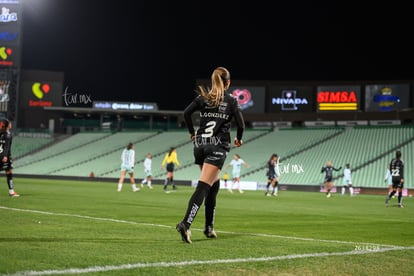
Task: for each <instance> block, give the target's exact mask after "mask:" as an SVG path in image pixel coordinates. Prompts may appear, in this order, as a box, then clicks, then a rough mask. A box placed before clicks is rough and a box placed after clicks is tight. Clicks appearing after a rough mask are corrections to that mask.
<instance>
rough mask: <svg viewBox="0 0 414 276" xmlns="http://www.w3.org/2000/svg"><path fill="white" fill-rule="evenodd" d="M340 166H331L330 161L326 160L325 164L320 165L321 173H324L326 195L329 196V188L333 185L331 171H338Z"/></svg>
mask: <svg viewBox="0 0 414 276" xmlns="http://www.w3.org/2000/svg"><path fill="white" fill-rule="evenodd" d="M341 169H342V167H339V168H335V167H333V166H332V161H331V160H328V162H326V166H325V167H322V170H321V173H323V172H324V173H325V190H326V197H331V189H332V187H333V171H339V170H341Z"/></svg>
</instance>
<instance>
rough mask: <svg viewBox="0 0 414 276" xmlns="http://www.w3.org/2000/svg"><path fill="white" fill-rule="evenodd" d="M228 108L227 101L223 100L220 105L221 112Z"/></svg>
mask: <svg viewBox="0 0 414 276" xmlns="http://www.w3.org/2000/svg"><path fill="white" fill-rule="evenodd" d="M226 108H227V103H226V102H222V103H220V105H219V112H221V113H224V112H226Z"/></svg>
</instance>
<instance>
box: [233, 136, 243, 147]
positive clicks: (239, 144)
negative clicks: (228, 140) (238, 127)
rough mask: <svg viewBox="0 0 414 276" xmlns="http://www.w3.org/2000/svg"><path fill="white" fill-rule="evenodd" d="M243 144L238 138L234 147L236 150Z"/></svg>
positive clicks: (235, 139)
mask: <svg viewBox="0 0 414 276" xmlns="http://www.w3.org/2000/svg"><path fill="white" fill-rule="evenodd" d="M242 144H243V141H242V140H239V139H237V138H234V146H235V147H236V148H238V147H240V146H241V145H242Z"/></svg>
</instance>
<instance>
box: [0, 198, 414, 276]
mask: <svg viewBox="0 0 414 276" xmlns="http://www.w3.org/2000/svg"><path fill="white" fill-rule="evenodd" d="M0 209H4V210H10V211H18V212H28V213H38V214H44V215H52V216H67V217H76V218H81V219H91V220H100V221H111V222H116V223H126V224H134V225H144V226H153V227H162V228H174V227H172V226H167V225H162V224H151V223H140V222H133V221H126V220H118V219H110V218H99V217H91V216H84V215H75V214H64V213H52V212H45V211H38V210H28V209H18V208H10V207H4V206H0ZM191 230H193V229H191ZM197 230H199V231H202V230H201V229H197ZM221 233H228V234H239V235H240V234H243V235H249V236H262V237H273V238H283V239H292V240H305V241H315V242H328V243H329V242H330V243H341V244H344V243H351V244H358V245H362V244H366V245H378V246H381V247H383V248H379V247H375V250H352V251H348V252H330V253H325V252H321V253H308V254H292V255H286V256H273V257H260V258H253V257H250V258H235V259H218V260H206V261H196V260H191V261H181V262H158V263H136V264H123V265H117V266H114V265H110V266H93V267H89V268H68V269H63V270H43V271H21V272H17V273H15V274H4V275H8V276H23V275H28V276H29V275H30V276H31V275H58V274H81V273H93V272H107V271H116V270H124V269H134V268H148V267H174V266H190V265H205V264H224V263H246V262H267V261H275V260H288V259H303V258H315V257H328V256H345V255H364V254H372V253H379V252H387V251H395V250H414V246H409V247H404V246H393V245H384V244H373V243H361V242H351V241H335V240H320V239H312V238H300V237H291V236H280V235H270V234H260V233H238V232H226V231H221Z"/></svg>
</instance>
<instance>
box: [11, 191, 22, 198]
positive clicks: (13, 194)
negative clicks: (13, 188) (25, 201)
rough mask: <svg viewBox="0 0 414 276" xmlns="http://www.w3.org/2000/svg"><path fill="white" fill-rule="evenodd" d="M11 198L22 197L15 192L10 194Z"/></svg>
mask: <svg viewBox="0 0 414 276" xmlns="http://www.w3.org/2000/svg"><path fill="white" fill-rule="evenodd" d="M9 196H11V197H19V196H20V195H19V194H18V193H16V192H13V193H11V194H9Z"/></svg>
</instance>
